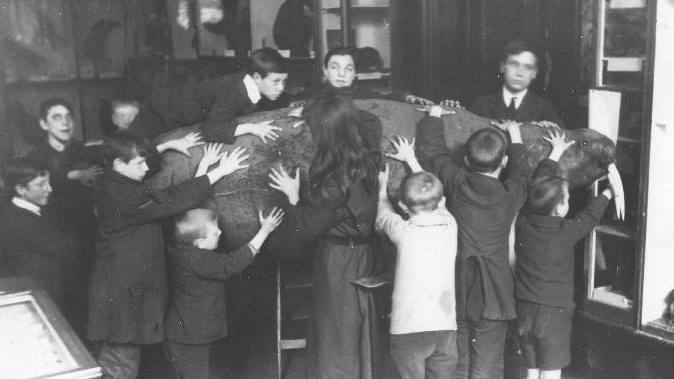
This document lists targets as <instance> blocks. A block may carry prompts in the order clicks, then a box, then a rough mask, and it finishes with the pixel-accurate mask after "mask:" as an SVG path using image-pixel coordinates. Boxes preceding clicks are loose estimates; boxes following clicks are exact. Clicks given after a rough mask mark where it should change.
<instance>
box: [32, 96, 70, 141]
mask: <svg viewBox="0 0 674 379" xmlns="http://www.w3.org/2000/svg"><path fill="white" fill-rule="evenodd" d="M40 127H41V128H42V129H43V130H45V131H46V132H47V135H49V137H50V138H53V139H55V140H57V141H59V142H68V141H70V139H71V138H72V136H73V129H74V128H73V116H72V114H70V111H69V110H68V108H66V107H64V106H63V105H54V106H53V107H51V108H49V110H48V111H47V116H46V117H45V118H44V119H40Z"/></svg>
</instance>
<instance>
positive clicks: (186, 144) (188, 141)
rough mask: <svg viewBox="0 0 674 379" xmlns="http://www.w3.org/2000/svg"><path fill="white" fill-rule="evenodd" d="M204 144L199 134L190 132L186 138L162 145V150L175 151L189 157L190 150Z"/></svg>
mask: <svg viewBox="0 0 674 379" xmlns="http://www.w3.org/2000/svg"><path fill="white" fill-rule="evenodd" d="M203 143H204V142H203V141H202V139H201V133H200V132H192V133H189V134H187V135H186V136H184V137H182V138H178V139H174V140H170V141H166V142H164V143H163V145H164V150H175V151H177V152H179V153H180V154H183V155H186V156H188V157H189V156H190V148H192V147H194V146H199V145H201V144H203Z"/></svg>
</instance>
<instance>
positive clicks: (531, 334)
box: [517, 300, 573, 371]
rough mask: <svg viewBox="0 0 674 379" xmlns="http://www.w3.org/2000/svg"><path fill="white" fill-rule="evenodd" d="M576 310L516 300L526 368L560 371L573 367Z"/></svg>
mask: <svg viewBox="0 0 674 379" xmlns="http://www.w3.org/2000/svg"><path fill="white" fill-rule="evenodd" d="M572 324H573V308H560V307H552V306H548V305H542V304H536V303H530V302H527V301H523V300H517V326H518V330H519V335H520V342H521V344H522V353H523V354H524V361H525V363H526V365H527V368H537V369H539V370H550V371H551V370H560V369H562V368H564V367H565V366H567V365H568V364H569V363H571V328H572Z"/></svg>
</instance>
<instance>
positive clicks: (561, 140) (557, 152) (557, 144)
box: [543, 129, 575, 161]
mask: <svg viewBox="0 0 674 379" xmlns="http://www.w3.org/2000/svg"><path fill="white" fill-rule="evenodd" d="M543 139H544V140H546V141H548V142H550V145H552V151H550V156H548V158H549V159H552V160H553V161H559V159H560V158H561V157H562V154H564V151H566V149H568V148H569V146H571V145H573V144H574V143H575V141H573V140H571V141H567V140H566V135H564V132H562V131H560V130H559V129H552V130H548V135H547V136H544V137H543Z"/></svg>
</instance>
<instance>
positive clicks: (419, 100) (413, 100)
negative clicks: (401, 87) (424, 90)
mask: <svg viewBox="0 0 674 379" xmlns="http://www.w3.org/2000/svg"><path fill="white" fill-rule="evenodd" d="M405 102H407V103H410V104H418V105H433V104H435V103H434V102H432V101H431V100H428V99H426V98H424V97H421V96H415V95H407V96H405Z"/></svg>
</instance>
